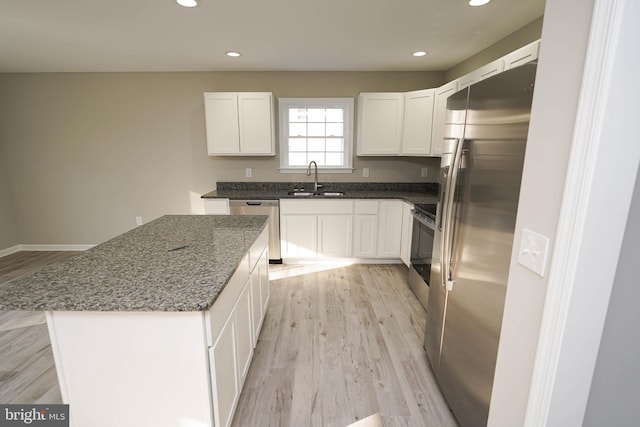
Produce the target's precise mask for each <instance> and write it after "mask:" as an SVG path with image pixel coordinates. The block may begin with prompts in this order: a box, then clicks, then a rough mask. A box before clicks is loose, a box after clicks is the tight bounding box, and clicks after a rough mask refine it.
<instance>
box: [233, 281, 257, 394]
mask: <svg viewBox="0 0 640 427" xmlns="http://www.w3.org/2000/svg"><path fill="white" fill-rule="evenodd" d="M251 309H252V304H251V279H249V280H247V283H246V285H245V287H244V290H243V291H242V293H241V294H240V298H238V302H237V304H236V308H235V313H234V315H235V324H236V325H235V328H236V333H235V335H236V354H237V357H238V364H237V366H238V384H239V389H240V390H241V389H242V384H244V379H245V377H246V376H247V372H248V371H249V365H250V364H251V356H253V322H252V321H251Z"/></svg>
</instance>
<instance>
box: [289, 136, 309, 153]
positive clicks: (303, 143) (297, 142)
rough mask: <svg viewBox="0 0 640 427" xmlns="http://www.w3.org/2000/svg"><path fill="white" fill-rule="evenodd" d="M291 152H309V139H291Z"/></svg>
mask: <svg viewBox="0 0 640 427" xmlns="http://www.w3.org/2000/svg"><path fill="white" fill-rule="evenodd" d="M289 151H307V139H306V138H289Z"/></svg>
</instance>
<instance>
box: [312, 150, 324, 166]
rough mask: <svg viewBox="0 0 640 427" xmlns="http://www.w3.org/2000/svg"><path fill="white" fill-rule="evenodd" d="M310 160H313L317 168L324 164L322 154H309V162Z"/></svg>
mask: <svg viewBox="0 0 640 427" xmlns="http://www.w3.org/2000/svg"><path fill="white" fill-rule="evenodd" d="M311 160H315V162H316V164H317V165H318V166H324V165H325V162H324V153H311V152H310V153H309V162H311Z"/></svg>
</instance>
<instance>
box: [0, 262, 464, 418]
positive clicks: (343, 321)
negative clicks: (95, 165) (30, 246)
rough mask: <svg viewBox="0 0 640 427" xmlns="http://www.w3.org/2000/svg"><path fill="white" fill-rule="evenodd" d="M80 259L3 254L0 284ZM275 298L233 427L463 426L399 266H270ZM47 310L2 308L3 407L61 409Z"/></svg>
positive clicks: (421, 313)
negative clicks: (443, 389)
mask: <svg viewBox="0 0 640 427" xmlns="http://www.w3.org/2000/svg"><path fill="white" fill-rule="evenodd" d="M70 255H73V253H69V252H48V253H40V252H21V253H18V254H13V255H9V256H7V257H4V258H0V286H2V284H3V283H6V282H7V281H9V280H11V279H13V278H15V277H19V276H20V275H22V274H26V273H28V272H30V271H33V270H35V269H38V268H40V267H41V266H43V265H46V264H47V263H48V262H53V261H57V260H59V259H63V258H65V257H67V256H70ZM271 267H272V268H271V269H270V274H271V278H272V282H271V300H270V303H269V309H268V311H267V315H266V318H265V321H264V325H263V327H262V331H261V334H260V337H259V341H258V345H257V347H256V349H255V354H254V359H253V362H252V365H251V368H250V370H249V373H248V375H247V378H246V380H245V386H244V390H243V393H242V395H241V398H240V401H239V403H238V407H237V409H236V415H235V418H234V421H233V426H235V427H240V426H283V427H284V426H296V427H298V426H323V427H324V426H327V427H330V426H339V427H344V426H348V425H350V424H352V423H356V425H357V426H358V427H360V426H362V427H379V426H421V427H422V426H433V427H441V426H442V427H448V426H456V423H455V421H454V419H453V417H452V415H451V413H450V412H449V409H448V407H447V405H446V403H445V402H444V399H443V397H442V395H441V394H440V391H439V389H438V386H437V384H436V382H435V379H434V377H433V374H432V372H431V370H430V368H429V366H428V362H427V359H426V355H425V352H424V350H423V348H422V338H423V336H424V335H423V334H424V323H425V312H424V310H423V308H422V306H421V305H420V303H419V302H418V301H417V299H416V298H415V296H414V295H413V293H412V292H411V290H410V289H409V287H408V285H407V280H406V278H407V272H406V268H405V267H403V266H397V265H376V266H374V265H352V266H327V265H318V266H314V265H311V266H295V265H293V266H291V265H283V266H271ZM61 401H62V398H61V396H60V391H59V386H58V381H57V377H56V372H55V367H54V364H53V355H52V353H51V347H50V341H49V335H48V331H47V328H46V325H45V324H44V316H43V313H32V312H4V313H2V312H0V402H1V403H61Z"/></svg>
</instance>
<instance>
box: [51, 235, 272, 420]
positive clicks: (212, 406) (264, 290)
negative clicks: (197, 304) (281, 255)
mask: <svg viewBox="0 0 640 427" xmlns="http://www.w3.org/2000/svg"><path fill="white" fill-rule="evenodd" d="M267 243H268V230H266V229H265V230H264V231H263V233H262V234H261V235H260V237H258V239H257V240H256V242H255V243H254V245H253V246H252V247H251V250H250V251H249V253H248V254H247V255H246V256H245V257H244V258H243V261H242V262H241V263H240V265H239V266H238V268H237V270H236V272H235V273H234V274H233V276H232V277H231V279H230V280H229V282H228V283H227V285H226V286H225V288H224V290H223V291H222V292H221V293H220V295H219V296H218V299H217V300H216V301H215V302H214V304H213V306H212V307H211V308H210V309H209V310H207V311H184V312H169V311H122V312H121V311H48V312H47V313H46V315H47V326H48V328H49V335H50V337H51V348H52V351H53V355H54V358H55V361H56V369H57V373H58V380H59V383H60V391H61V394H62V400H63V402H64V403H67V404H69V405H71V408H72V409H71V419H70V425H71V426H75V427H79V426H80V427H81V426H91V427H113V426H118V427H138V426H154V427H175V426H187V425H189V426H215V427H228V426H229V425H230V424H231V422H232V421H233V416H234V411H235V408H236V405H237V403H238V400H239V398H240V393H241V391H242V386H243V383H244V380H245V377H246V375H247V372H248V370H249V366H250V364H251V358H252V357H253V352H254V348H255V345H256V341H257V338H258V334H259V332H260V328H261V326H262V322H263V318H264V315H265V313H266V309H267V304H268V300H269V294H270V292H269V277H268V249H267ZM105 407H108V408H116V409H114V410H105Z"/></svg>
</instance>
